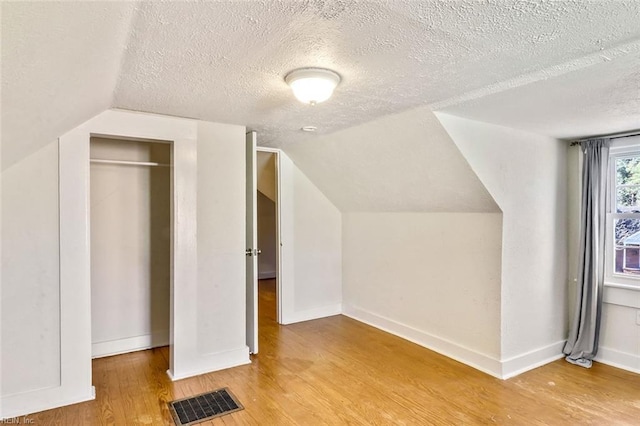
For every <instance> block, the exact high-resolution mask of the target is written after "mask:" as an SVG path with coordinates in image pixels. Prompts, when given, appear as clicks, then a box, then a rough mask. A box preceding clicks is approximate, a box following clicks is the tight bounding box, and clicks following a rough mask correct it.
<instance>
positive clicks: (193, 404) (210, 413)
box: [169, 388, 244, 426]
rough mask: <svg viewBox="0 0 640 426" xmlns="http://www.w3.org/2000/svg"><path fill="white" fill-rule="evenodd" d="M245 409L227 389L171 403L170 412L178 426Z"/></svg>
mask: <svg viewBox="0 0 640 426" xmlns="http://www.w3.org/2000/svg"><path fill="white" fill-rule="evenodd" d="M243 408H244V407H243V406H242V405H241V404H240V403H239V402H238V400H237V399H236V398H235V397H234V396H233V395H232V394H231V392H229V390H228V389H227V388H222V389H218V390H215V391H213V392H207V393H203V394H200V395H196V396H192V397H190V398H185V399H179V400H177V401H171V402H170V403H169V410H170V411H171V415H172V416H173V420H174V421H175V423H176V425H177V426H186V425H193V424H196V423H200V422H204V421H205V420H209V419H212V418H214V417H218V416H223V415H225V414H229V413H233V412H234V411H239V410H242V409H243Z"/></svg>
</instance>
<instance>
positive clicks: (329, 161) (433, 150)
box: [286, 107, 500, 212]
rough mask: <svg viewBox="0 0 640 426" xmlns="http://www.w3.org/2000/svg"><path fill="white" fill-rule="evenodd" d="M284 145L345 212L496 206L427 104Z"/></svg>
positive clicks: (493, 209) (495, 209)
mask: <svg viewBox="0 0 640 426" xmlns="http://www.w3.org/2000/svg"><path fill="white" fill-rule="evenodd" d="M286 152H287V154H289V156H291V157H292V158H293V160H294V161H295V162H296V163H297V164H298V165H299V166H300V168H301V169H302V170H304V172H305V174H307V176H309V178H310V179H311V180H312V181H313V182H314V183H315V184H316V185H317V186H318V187H319V188H320V190H321V191H323V192H324V194H325V195H326V196H327V197H328V198H329V199H330V200H332V201H333V203H334V204H335V205H336V206H337V207H338V208H339V209H340V210H341V211H343V212H499V211H500V208H499V207H498V205H497V204H496V203H495V201H494V200H493V198H492V197H491V195H490V194H489V192H488V191H487V190H486V189H485V187H484V186H483V184H482V183H481V182H480V180H479V179H478V177H477V176H476V175H475V173H474V172H473V170H472V169H471V167H470V166H469V164H468V163H467V161H466V160H465V159H464V157H463V156H462V154H461V153H460V151H459V150H458V148H457V147H456V145H455V143H454V142H453V141H452V140H451V138H450V137H449V135H448V134H447V132H446V131H445V129H444V128H443V127H442V126H441V125H440V122H439V121H438V119H437V118H436V116H435V115H434V114H433V112H432V111H431V110H430V109H429V108H428V107H420V108H416V109H413V110H410V111H405V112H402V113H399V114H392V115H389V116H385V117H383V118H380V119H378V120H373V121H371V122H368V123H365V124H361V125H358V126H354V127H351V128H349V129H346V130H341V131H338V132H335V133H333V134H331V135H328V136H326V137H324V138H319V139H317V140H314V141H309V142H308V143H305V144H295V145H290V146H289V147H288V148H287V150H286Z"/></svg>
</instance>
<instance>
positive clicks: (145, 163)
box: [90, 158, 170, 167]
mask: <svg viewBox="0 0 640 426" xmlns="http://www.w3.org/2000/svg"><path fill="white" fill-rule="evenodd" d="M90 161H91V162H92V163H102V164H126V165H129V166H154V167H169V166H170V164H163V163H153V162H149V161H124V160H100V159H98V158H91V159H90Z"/></svg>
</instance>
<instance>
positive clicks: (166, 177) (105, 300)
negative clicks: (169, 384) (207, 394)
mask: <svg viewBox="0 0 640 426" xmlns="http://www.w3.org/2000/svg"><path fill="white" fill-rule="evenodd" d="M172 157H173V155H172V144H171V143H170V142H166V141H146V140H145V141H141V140H129V139H116V138H110V137H104V136H101V137H96V136H93V137H91V139H90V174H89V176H90V179H89V180H90V190H89V194H90V215H89V218H90V252H91V343H92V358H98V357H104V356H110V355H116V354H122V353H126V352H133V351H139V350H145V349H151V348H158V347H165V346H168V345H169V343H170V337H169V336H170V327H171V317H170V303H171V285H172V283H171V282H172V276H171V274H172V261H173V259H172V257H173V256H172V236H173V229H172V223H173V220H172V210H173V206H172V199H173V185H172V181H173V179H172V167H171V165H172ZM161 350H166V355H167V356H166V357H164V358H165V359H167V366H166V367H167V369H168V368H169V362H168V360H169V350H168V348H163V349H161Z"/></svg>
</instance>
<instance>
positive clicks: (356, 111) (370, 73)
mask: <svg viewBox="0 0 640 426" xmlns="http://www.w3.org/2000/svg"><path fill="white" fill-rule="evenodd" d="M639 10H640V2H638V1H627V2H624V1H602V2H593V1H589V2H585V1H544V0H531V1H495V2H478V1H475V0H468V1H465V0H460V1H397V0H395V1H362V2H352V1H341V0H336V1H330V0H309V1H288V2H287V1H285V2H271V1H269V2H267V1H252V2H224V3H218V2H208V3H182V2H174V3H144V4H143V5H141V6H140V10H139V13H138V14H137V16H136V20H135V23H134V26H133V29H132V34H131V38H130V40H129V46H128V50H127V55H126V58H125V61H124V63H123V67H122V71H121V79H120V83H119V85H118V89H117V91H116V97H115V106H117V107H120V108H128V109H134V110H142V111H152V112H159V113H165V114H173V115H180V116H189V117H194V118H201V119H207V120H213V121H222V122H229V123H238V124H245V125H248V126H249V127H250V128H252V129H255V130H258V131H259V132H260V142H259V143H260V144H261V145H268V146H281V147H282V146H285V145H287V144H290V143H294V142H299V141H303V140H308V139H310V138H313V137H317V136H315V135H305V134H301V132H300V131H299V128H300V127H302V126H304V125H315V126H317V127H318V129H319V133H320V134H326V133H330V132H332V131H336V130H339V129H343V128H347V127H350V126H353V125H355V124H358V123H363V122H366V121H369V120H372V119H374V118H377V117H380V116H383V115H386V114H390V113H395V112H399V111H402V110H406V109H409V108H412V107H415V106H418V105H425V104H435V105H436V106H437V105H447V104H448V101H452V102H456V101H459V100H460V99H464V98H465V95H466V94H468V93H473V94H478V93H479V94H482V90H483V89H484V88H486V87H495V85H496V84H498V83H500V82H504V81H513V80H514V79H515V81H516V82H517V78H518V77H520V76H523V75H534V76H535V75H536V74H535V73H540V76H541V77H540V78H546V77H547V76H548V72H545V70H549V69H551V70H553V69H554V67H556V66H557V65H558V64H565V63H567V62H571V61H578V60H580V58H583V57H584V56H587V55H593V54H597V53H598V52H601V51H602V50H607V49H612V48H615V47H616V46H618V45H620V44H624V43H628V42H629V41H631V40H635V39H638V38H639V37H640V25H639V24H638V22H640V16H639V14H638V11H639ZM596 60H597V58H596ZM604 60H605V59H603V58H600V61H599V62H602V61H604ZM637 64H638V62H637V61H636V65H637ZM305 66H321V67H328V68H331V69H334V70H336V71H338V72H339V73H341V74H342V76H343V83H342V84H341V85H340V87H339V88H338V90H337V91H336V93H335V96H334V98H332V99H331V100H330V101H329V102H327V103H325V104H320V105H318V106H316V107H310V106H306V105H302V104H300V103H299V102H297V101H296V100H295V99H294V98H293V96H292V95H291V93H290V92H289V88H288V87H287V86H286V84H285V83H284V81H283V76H284V75H285V74H286V73H287V72H288V71H290V70H292V69H294V68H297V67H305ZM526 82H530V80H527V81H526ZM522 83H524V82H522ZM516 86H517V84H516ZM508 88H511V86H505V87H504V89H508ZM567 113H568V114H571V111H567Z"/></svg>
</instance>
